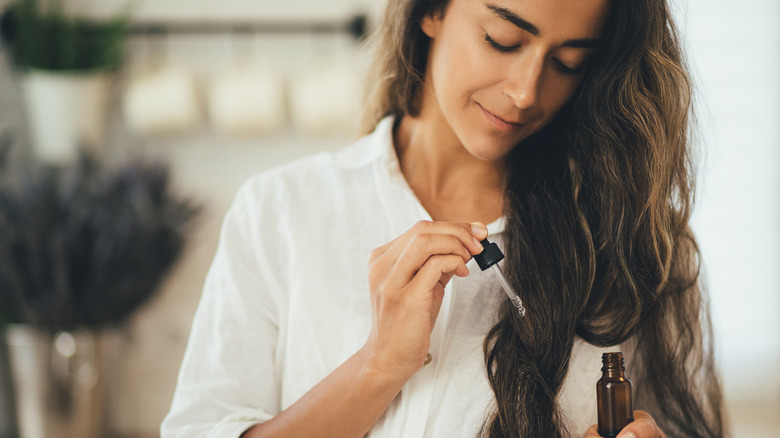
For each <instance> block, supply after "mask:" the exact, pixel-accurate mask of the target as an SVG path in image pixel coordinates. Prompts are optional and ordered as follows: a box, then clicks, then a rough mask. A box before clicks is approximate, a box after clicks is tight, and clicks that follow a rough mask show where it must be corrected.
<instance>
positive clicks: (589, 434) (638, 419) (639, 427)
mask: <svg viewBox="0 0 780 438" xmlns="http://www.w3.org/2000/svg"><path fill="white" fill-rule="evenodd" d="M600 436H601V435H599V432H598V426H597V425H595V424H594V425H593V426H591V427H589V428H588V430H587V431H586V432H585V436H583V437H582V438H598V437H600ZM617 438H666V434H665V433H664V431H662V430H661V428H660V427H658V425H657V424H655V420H653V417H651V416H650V414H648V413H647V412H645V411H634V421H632V422H631V423H628V424H627V425H626V427H624V428H623V430H621V431H620V433H619V434H618V436H617Z"/></svg>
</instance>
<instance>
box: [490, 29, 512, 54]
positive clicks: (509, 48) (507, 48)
mask: <svg viewBox="0 0 780 438" xmlns="http://www.w3.org/2000/svg"><path fill="white" fill-rule="evenodd" d="M485 41H486V42H487V43H488V44H490V47H492V48H494V49H495V50H498V51H499V52H501V53H512V52H514V51H515V50H517V49H519V48H520V45H515V46H504V45H501V44H498V43H497V42H496V41H495V40H494V39H493V38H491V37H490V35H488V34H485Z"/></svg>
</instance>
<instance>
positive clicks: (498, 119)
mask: <svg viewBox="0 0 780 438" xmlns="http://www.w3.org/2000/svg"><path fill="white" fill-rule="evenodd" d="M608 11H609V0H576V1H571V0H450V3H449V5H448V6H447V8H446V10H445V11H444V14H443V15H441V14H437V15H432V16H427V17H425V18H424V19H423V20H422V23H421V26H422V30H423V31H424V32H425V33H426V34H427V35H428V36H429V37H430V38H431V39H432V41H431V46H430V51H429V55H428V70H427V72H426V92H425V93H424V95H423V101H422V108H421V113H420V117H421V118H422V119H423V120H426V121H428V122H430V123H434V124H435V125H436V129H438V130H451V132H452V134H454V135H455V136H456V137H457V139H458V140H459V141H460V143H462V144H463V146H465V147H466V149H467V150H468V151H469V152H470V153H471V154H472V155H474V156H476V157H478V158H480V159H483V160H491V161H492V160H497V159H501V158H502V157H504V156H505V155H506V154H507V153H508V152H509V150H511V148H512V147H514V146H515V145H517V144H518V143H519V142H520V141H522V140H524V139H526V138H528V137H529V136H530V135H531V134H533V133H535V132H537V131H538V130H539V129H541V128H542V127H544V126H545V125H546V124H547V123H548V122H550V120H552V118H553V117H554V116H555V115H556V114H557V113H558V111H559V110H560V109H561V107H562V106H563V105H564V104H565V103H566V101H567V100H568V99H569V98H570V97H571V96H572V95H573V94H574V92H575V91H576V90H577V87H578V86H579V84H580V82H581V81H582V77H583V73H584V70H585V69H586V66H587V60H588V58H589V56H590V55H592V53H593V52H594V51H595V48H596V47H597V46H598V44H599V38H600V36H601V33H602V28H603V26H604V23H605V21H606V17H607V15H608Z"/></svg>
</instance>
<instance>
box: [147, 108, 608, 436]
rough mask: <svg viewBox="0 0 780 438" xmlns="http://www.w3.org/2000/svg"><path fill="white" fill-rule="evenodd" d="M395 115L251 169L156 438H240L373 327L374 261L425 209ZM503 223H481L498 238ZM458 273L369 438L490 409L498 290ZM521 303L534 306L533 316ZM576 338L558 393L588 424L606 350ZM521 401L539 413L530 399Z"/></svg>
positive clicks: (472, 267) (448, 428)
mask: <svg viewBox="0 0 780 438" xmlns="http://www.w3.org/2000/svg"><path fill="white" fill-rule="evenodd" d="M392 126H393V119H391V118H386V119H384V120H382V121H381V122H380V123H379V124H378V125H377V128H376V129H375V131H374V132H373V133H371V134H369V135H367V136H365V137H363V138H361V139H359V140H358V141H357V142H355V143H354V144H353V145H351V146H350V147H348V148H346V149H343V150H341V151H338V152H334V153H321V154H318V155H315V156H312V157H307V158H303V159H301V160H298V161H296V162H294V163H292V164H289V165H286V166H283V167H280V168H276V169H273V170H270V171H267V172H264V173H262V174H259V175H256V176H254V177H252V178H251V179H250V180H249V181H247V182H246V183H245V184H244V185H243V186H242V188H241V189H240V190H239V191H238V194H237V196H236V199H235V201H234V203H233V205H232V206H231V208H230V210H229V211H228V213H227V215H226V218H225V221H224V223H223V227H222V231H221V237H220V243H219V245H218V248H217V252H216V255H215V257H214V261H213V264H212V266H211V269H210V270H209V273H208V275H207V277H206V282H205V286H204V290H203V296H202V298H201V301H200V304H199V306H198V310H197V312H196V314H195V318H194V321H193V326H192V331H191V334H190V339H189V343H188V346H187V351H186V353H185V355H184V360H183V363H182V366H181V371H180V374H179V379H178V384H177V387H176V392H175V394H174V398H173V403H172V405H171V409H170V412H169V413H168V415H167V417H166V418H165V420H164V421H163V424H162V427H161V433H162V437H163V438H173V437H182V438H184V437H186V438H196V437H212V438H216V437H220V438H225V437H238V436H240V435H241V433H243V432H244V431H246V430H247V429H248V428H249V427H251V426H252V425H253V424H256V423H258V422H262V421H266V420H268V419H270V418H272V417H273V416H274V415H276V414H277V413H279V412H280V411H282V410H284V409H285V408H287V407H289V406H290V405H292V404H293V403H294V402H295V401H297V400H298V399H299V398H300V397H301V396H303V395H304V393H306V392H307V391H308V390H309V389H311V388H312V387H313V386H314V385H315V384H317V383H318V382H319V381H321V380H322V379H323V378H325V377H326V376H327V375H328V374H329V373H330V372H331V371H333V370H334V369H335V368H337V367H338V366H339V365H341V364H342V363H343V362H344V361H345V360H347V359H348V358H349V357H350V356H351V355H353V354H354V353H355V352H356V351H357V350H358V349H359V348H360V347H361V346H362V345H363V344H364V343H365V341H366V339H367V337H368V333H369V329H370V324H371V304H370V294H369V287H368V257H369V253H370V252H371V250H372V249H374V248H376V247H379V246H381V245H383V244H385V243H387V242H389V241H390V240H392V239H394V238H396V237H397V236H399V235H400V234H402V233H403V232H405V231H406V230H408V229H409V228H410V227H411V226H412V225H413V224H414V223H415V222H417V221H420V220H430V219H431V218H430V215H429V214H428V213H427V212H426V211H425V209H424V208H423V207H422V205H421V204H420V202H419V200H418V199H417V197H416V196H415V194H414V192H413V191H412V190H411V188H410V187H409V185H408V184H407V182H406V180H405V179H404V177H403V175H402V173H401V171H400V167H399V164H398V158H397V156H396V153H395V149H394V148H393V143H392ZM502 231H503V221H502V220H498V221H496V222H494V223H492V224H489V225H488V232H489V235H490V236H492V237H491V240H495V241H497V242H498V243H499V246H501V244H502V241H501V240H502V239H501V233H502ZM467 266H468V268H469V271H470V274H469V275H468V276H467V277H465V278H459V277H453V278H452V280H451V281H450V282H449V284H448V285H447V287H446V289H445V295H444V301H443V303H442V306H441V310H440V312H439V316H438V319H437V320H436V324H435V327H434V330H433V333H432V334H431V346H430V353H431V354H432V356H433V361H432V362H431V363H430V364H429V365H427V366H425V367H423V368H422V369H421V370H420V371H419V372H417V373H416V374H415V375H414V376H413V377H412V378H411V379H410V380H409V381H408V382H407V383H406V385H405V386H404V387H403V389H402V390H401V392H400V393H399V394H398V396H397V397H396V398H395V400H393V402H392V403H391V405H390V407H389V408H388V409H387V411H386V412H385V413H384V415H383V416H382V417H381V418H380V419H379V420H378V422H377V423H376V424H375V425H374V427H373V428H372V429H371V430H370V432H369V433H368V435H367V436H370V437H371V438H375V437H377V438H378V437H392V438H399V437H403V438H407V437H408V438H416V437H447V438H452V437H468V438H473V437H476V436H477V433H478V431H479V429H480V427H481V425H482V424H483V423H484V421H485V419H486V418H487V417H488V415H489V414H490V412H491V411H492V409H493V406H494V399H493V393H492V391H491V389H490V387H489V385H488V381H487V378H486V371H485V363H484V359H483V353H482V344H483V341H484V339H485V336H486V334H487V332H488V331H489V329H490V328H491V327H492V326H493V325H494V324H495V322H496V321H497V308H498V305H499V304H500V303H501V302H502V301H503V300H505V299H507V298H506V295H505V294H504V292H503V290H502V289H501V288H500V286H499V285H498V283H497V282H496V281H495V280H494V278H493V276H492V274H491V273H490V272H487V271H486V272H482V271H480V269H479V267H478V266H477V265H476V263H475V262H474V261H473V260H472V261H470V262H469V263H468V265H467ZM533 311H534V310H533V309H528V312H533ZM603 351H607V350H606V349H598V348H595V347H593V346H591V345H589V344H586V343H585V342H584V341H582V340H581V339H577V341H576V342H575V345H574V350H573V353H572V359H571V362H570V368H569V373H568V375H567V379H566V381H565V383H564V387H563V389H562V390H561V394H560V395H559V402H560V403H561V405H562V407H563V410H564V412H565V413H566V414H567V415H568V418H569V421H570V423H571V426H572V427H571V430H573V431H576V432H577V433H579V434H580V436H581V434H582V433H584V431H585V429H587V428H588V426H589V425H591V424H593V423H595V422H596V393H595V385H596V381H597V380H598V379H599V377H600V376H601V372H600V369H601V353H602V352H603ZM528 409H533V406H529V407H528Z"/></svg>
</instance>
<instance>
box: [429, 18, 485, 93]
mask: <svg viewBox="0 0 780 438" xmlns="http://www.w3.org/2000/svg"><path fill="white" fill-rule="evenodd" d="M479 43H480V41H479V40H477V39H475V38H472V37H468V36H467V35H466V33H465V32H458V33H455V34H454V35H453V34H450V35H447V37H446V38H441V39H440V44H439V45H438V46H436V47H435V48H434V52H433V56H432V59H431V63H432V65H431V69H432V70H431V74H432V79H433V81H434V83H433V85H434V88H435V89H436V91H437V95H438V98H439V100H441V101H447V102H455V101H460V102H462V103H465V102H466V101H467V100H468V99H469V97H470V96H471V94H472V93H473V92H474V91H476V90H478V89H480V88H482V87H484V86H485V85H487V84H489V83H490V73H491V72H495V71H498V70H499V69H498V68H497V67H496V66H492V65H490V64H489V61H490V59H489V57H486V56H485V50H484V48H483V47H480V46H479Z"/></svg>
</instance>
